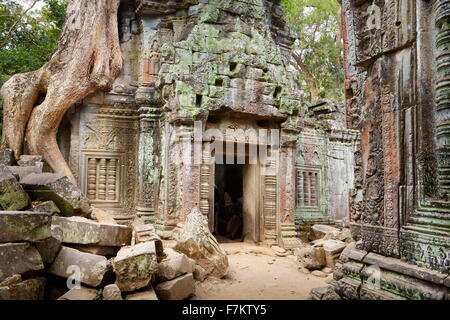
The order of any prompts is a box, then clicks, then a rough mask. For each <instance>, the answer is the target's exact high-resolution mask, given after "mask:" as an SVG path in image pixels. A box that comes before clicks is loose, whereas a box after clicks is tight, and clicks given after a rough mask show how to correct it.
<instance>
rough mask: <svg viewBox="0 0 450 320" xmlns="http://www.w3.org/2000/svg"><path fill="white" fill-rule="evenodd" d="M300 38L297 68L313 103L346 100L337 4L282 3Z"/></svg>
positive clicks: (324, 0)
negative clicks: (318, 100)
mask: <svg viewBox="0 0 450 320" xmlns="http://www.w3.org/2000/svg"><path fill="white" fill-rule="evenodd" d="M282 5H283V7H284V8H285V10H286V20H287V22H288V23H289V24H290V27H291V30H292V31H293V32H294V34H295V37H296V38H297V41H296V44H295V47H294V58H295V60H296V64H297V65H296V67H297V68H298V69H299V70H300V71H301V76H302V80H303V81H304V83H305V84H306V86H305V88H304V89H305V91H308V92H309V94H310V96H311V100H317V99H320V98H327V99H332V100H337V101H342V100H343V82H344V69H343V64H344V63H343V57H342V41H341V28H340V14H339V12H340V10H339V9H340V5H339V3H338V1H337V0H282Z"/></svg>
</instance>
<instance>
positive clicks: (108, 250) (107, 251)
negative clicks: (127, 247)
mask: <svg viewBox="0 0 450 320" xmlns="http://www.w3.org/2000/svg"><path fill="white" fill-rule="evenodd" d="M65 245H66V247H70V248H74V249H77V250H80V251H82V252H87V253H92V254H96V255H99V256H104V257H113V256H116V254H117V252H119V250H120V247H110V246H96V245H91V244H71V243H66V244H65Z"/></svg>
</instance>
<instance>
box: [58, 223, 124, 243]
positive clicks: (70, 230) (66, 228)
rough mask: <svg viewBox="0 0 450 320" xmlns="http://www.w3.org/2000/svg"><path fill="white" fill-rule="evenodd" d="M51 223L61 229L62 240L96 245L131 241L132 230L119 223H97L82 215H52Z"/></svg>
mask: <svg viewBox="0 0 450 320" xmlns="http://www.w3.org/2000/svg"><path fill="white" fill-rule="evenodd" d="M52 223H53V225H57V226H59V227H60V228H61V229H62V231H63V242H64V243H74V244H85V245H97V246H112V247H118V246H124V245H129V244H130V243H131V236H132V230H131V228H130V227H127V226H122V225H119V224H106V223H98V222H95V221H92V220H89V219H86V218H83V217H70V218H65V217H57V216H55V217H53V222H52Z"/></svg>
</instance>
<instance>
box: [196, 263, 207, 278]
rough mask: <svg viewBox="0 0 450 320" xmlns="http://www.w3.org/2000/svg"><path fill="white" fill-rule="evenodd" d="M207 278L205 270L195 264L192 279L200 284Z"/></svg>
mask: <svg viewBox="0 0 450 320" xmlns="http://www.w3.org/2000/svg"><path fill="white" fill-rule="evenodd" d="M207 276H208V274H207V272H206V270H205V269H203V268H202V267H201V266H199V265H198V264H196V265H195V266H194V279H195V280H197V281H200V282H203V281H205V279H206V277H207Z"/></svg>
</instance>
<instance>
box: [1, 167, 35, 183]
mask: <svg viewBox="0 0 450 320" xmlns="http://www.w3.org/2000/svg"><path fill="white" fill-rule="evenodd" d="M8 169H9V170H10V171H11V172H12V174H13V175H14V176H15V177H16V179H17V180H19V181H20V180H22V179H23V178H25V177H26V176H28V175H30V174H32V173H42V168H40V167H35V166H29V167H17V166H8Z"/></svg>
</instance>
